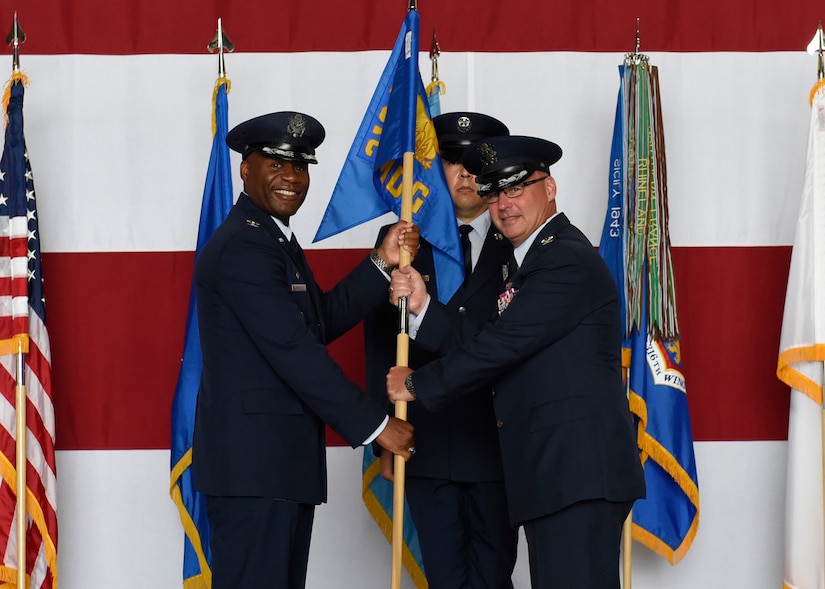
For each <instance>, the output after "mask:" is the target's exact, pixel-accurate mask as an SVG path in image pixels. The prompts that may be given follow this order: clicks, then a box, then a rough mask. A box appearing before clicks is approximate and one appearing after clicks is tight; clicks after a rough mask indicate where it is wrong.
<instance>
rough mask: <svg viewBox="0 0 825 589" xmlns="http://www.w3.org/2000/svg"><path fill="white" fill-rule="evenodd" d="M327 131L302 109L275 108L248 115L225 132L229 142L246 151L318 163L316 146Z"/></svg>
mask: <svg viewBox="0 0 825 589" xmlns="http://www.w3.org/2000/svg"><path fill="white" fill-rule="evenodd" d="M325 135H326V132H325V131H324V127H323V125H321V123H319V122H318V121H317V120H316V119H314V118H313V117H311V116H309V115H305V114H302V113H299V112H293V111H283V112H273V113H270V114H268V115H261V116H259V117H255V118H254V119H249V120H248V121H244V122H243V123H241V124H239V125H237V126H236V127H235V128H233V129H232V130H231V131H229V133H227V134H226V144H227V145H228V146H229V147H230V148H231V149H232V150H234V151H237V152H239V153H241V154H243V157H244V159H246V157H247V156H248V155H249V154H250V153H252V152H253V151H259V152H261V153H262V154H263V155H266V156H269V157H275V158H278V159H282V160H289V161H296V162H304V163H307V164H317V163H318V160H317V159H315V148H316V147H318V146H319V145H321V142H322V141H323V140H324V136H325Z"/></svg>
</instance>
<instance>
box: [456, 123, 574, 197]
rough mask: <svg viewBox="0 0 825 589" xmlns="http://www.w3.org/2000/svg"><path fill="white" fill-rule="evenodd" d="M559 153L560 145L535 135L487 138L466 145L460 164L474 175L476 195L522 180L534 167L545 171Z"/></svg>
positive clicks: (558, 156)
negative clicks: (476, 188) (468, 145)
mask: <svg viewBox="0 0 825 589" xmlns="http://www.w3.org/2000/svg"><path fill="white" fill-rule="evenodd" d="M561 154H562V151H561V147H559V146H558V145H556V144H555V143H553V142H552V141H547V140H546V139H539V138H538V137H525V136H523V135H511V136H501V137H488V138H487V139H482V140H481V141H477V142H475V143H473V144H472V145H471V146H470V147H468V148H467V151H465V152H464V156H463V157H462V159H461V163H462V164H463V165H464V167H465V168H467V171H468V172H470V173H471V174H475V177H476V182H477V183H478V195H479V196H487V195H489V194H493V193H495V192H498V191H499V190H503V189H504V188H507V187H509V186H513V185H515V184H520V183H521V182H524V180H525V178H527V177H528V176H529V175H530V174H532V173H533V172H535V171H536V170H542V171H544V172H547V173H548V174H549V173H550V166H552V165H553V164H555V163H556V162H557V161H559V160H560V159H561Z"/></svg>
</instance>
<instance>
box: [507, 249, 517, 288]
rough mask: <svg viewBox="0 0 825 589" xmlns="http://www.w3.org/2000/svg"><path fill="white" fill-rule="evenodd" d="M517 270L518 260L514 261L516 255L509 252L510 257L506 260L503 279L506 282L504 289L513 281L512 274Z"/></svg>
mask: <svg viewBox="0 0 825 589" xmlns="http://www.w3.org/2000/svg"><path fill="white" fill-rule="evenodd" d="M516 272H518V262H516V255H515V254H514V253H512V252H511V253H510V259H509V260H507V279H506V280H505V281H504V282H505V283H507V284H508V286H505V289H507V288H510V286H509V284H512V282H513V276H515V275H516Z"/></svg>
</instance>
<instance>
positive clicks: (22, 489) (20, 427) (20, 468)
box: [14, 340, 28, 588]
mask: <svg viewBox="0 0 825 589" xmlns="http://www.w3.org/2000/svg"><path fill="white" fill-rule="evenodd" d="M17 345H18V348H17V386H16V388H15V401H14V406H15V409H16V411H15V413H16V417H17V424H16V425H17V455H16V464H15V468H16V470H17V586H18V587H23V588H25V587H26V523H27V520H28V516H27V515H26V385H25V379H24V375H23V342H22V340H18V344H17Z"/></svg>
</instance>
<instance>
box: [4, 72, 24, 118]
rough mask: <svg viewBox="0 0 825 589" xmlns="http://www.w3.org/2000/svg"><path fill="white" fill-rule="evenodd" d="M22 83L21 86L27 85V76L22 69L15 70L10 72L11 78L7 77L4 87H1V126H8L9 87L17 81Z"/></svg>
mask: <svg viewBox="0 0 825 589" xmlns="http://www.w3.org/2000/svg"><path fill="white" fill-rule="evenodd" d="M18 82H19V83H21V84H23V86H28V85H29V77H28V76H27V75H26V74H24V73H23V72H22V71H19V70H18V71H15V72H14V73H12V75H11V78H9V79H8V81H7V82H6V85H5V87H4V88H3V121H4V124H3V127H4V128H5V127H8V125H9V100H11V87H12V86H13V85H14V84H17V83H18Z"/></svg>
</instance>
